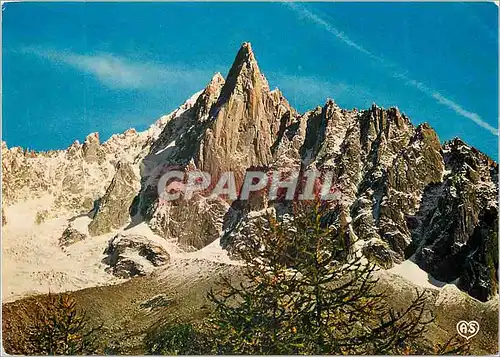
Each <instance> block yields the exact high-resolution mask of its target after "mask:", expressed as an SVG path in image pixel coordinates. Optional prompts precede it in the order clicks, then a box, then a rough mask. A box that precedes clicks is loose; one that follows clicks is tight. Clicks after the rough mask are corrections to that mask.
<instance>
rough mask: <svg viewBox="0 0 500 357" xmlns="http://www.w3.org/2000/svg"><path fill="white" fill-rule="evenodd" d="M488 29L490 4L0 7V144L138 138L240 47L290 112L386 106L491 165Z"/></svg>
mask: <svg viewBox="0 0 500 357" xmlns="http://www.w3.org/2000/svg"><path fill="white" fill-rule="evenodd" d="M497 28H498V7H497V6H496V5H495V4H493V3H294V4H290V3H245V4H244V3H7V4H4V5H3V39H2V40H3V50H2V59H3V83H2V85H3V91H2V95H3V98H2V99H3V108H2V110H3V112H2V114H3V115H2V119H3V120H2V135H3V140H6V141H7V144H8V145H9V146H14V145H19V146H23V147H29V148H32V149H35V150H46V149H61V148H65V147H67V146H68V145H70V144H71V143H72V142H73V141H74V140H75V139H78V140H80V141H81V140H82V139H83V138H85V136H86V135H87V134H88V133H90V132H94V131H98V132H99V133H100V134H101V137H102V138H103V139H106V138H108V137H109V136H110V135H111V134H113V133H116V132H122V131H124V130H126V129H127V128H129V127H135V128H136V129H145V128H146V127H147V126H148V125H149V124H151V123H152V122H153V121H154V120H156V119H157V118H158V117H160V116H161V115H163V114H166V113H168V112H170V111H171V110H173V109H175V108H176V107H177V106H178V105H180V104H181V103H182V102H184V100H185V99H187V98H188V97H189V96H190V95H191V94H193V93H194V92H196V91H198V90H200V89H202V88H203V87H204V86H205V85H206V83H207V82H208V81H209V80H210V78H211V77H212V75H213V74H214V73H215V72H217V71H220V72H222V73H223V74H226V73H227V71H228V70H229V67H230V65H231V63H232V61H233V59H234V56H235V55H236V52H237V50H238V48H239V46H240V44H241V43H242V42H244V41H250V42H251V43H252V47H253V49H254V52H255V54H256V56H257V60H258V62H259V65H260V67H261V70H262V71H263V72H264V74H265V75H266V77H267V78H268V80H269V82H270V85H271V87H273V88H274V87H278V88H280V89H281V90H282V91H283V93H284V94H285V96H286V97H287V98H288V99H289V101H290V102H291V104H292V105H293V106H295V107H296V108H297V109H298V110H299V111H306V110H308V109H311V108H314V107H315V106H317V105H322V104H323V103H324V102H325V100H326V98H333V99H334V100H335V101H336V102H337V103H338V104H339V105H340V106H342V107H345V108H353V107H357V108H360V109H362V108H367V107H368V106H370V105H371V104H372V103H373V102H375V103H377V104H379V105H382V106H384V107H389V106H393V105H396V106H398V107H399V108H400V110H401V111H403V112H405V113H406V114H407V115H408V116H409V117H410V118H411V120H412V121H413V122H414V123H415V124H418V123H421V122H424V121H427V122H429V123H430V124H431V125H432V126H433V127H434V128H435V129H436V131H437V132H438V134H439V136H440V138H441V140H447V139H450V138H453V137H454V136H460V137H462V138H463V139H464V140H466V141H467V142H468V143H470V144H471V145H474V146H476V147H477V148H478V149H480V150H482V151H484V152H486V153H487V154H489V155H490V156H491V157H493V158H495V159H497V158H498V154H497V146H498V136H497V134H498V130H497V128H498V83H497V81H498V32H497Z"/></svg>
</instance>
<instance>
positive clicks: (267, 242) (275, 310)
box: [147, 204, 465, 355]
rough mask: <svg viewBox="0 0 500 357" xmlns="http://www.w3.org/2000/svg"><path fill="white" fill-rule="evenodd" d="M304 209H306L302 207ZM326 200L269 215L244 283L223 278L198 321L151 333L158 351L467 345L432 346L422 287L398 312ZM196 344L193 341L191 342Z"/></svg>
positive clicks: (346, 350) (360, 350)
mask: <svg viewBox="0 0 500 357" xmlns="http://www.w3.org/2000/svg"><path fill="white" fill-rule="evenodd" d="M302 209H303V208H302ZM323 218H324V216H323V214H322V207H321V206H320V205H319V204H316V205H314V206H313V207H312V208H307V209H304V210H301V211H297V212H295V215H294V219H293V220H289V221H286V222H278V221H276V219H275V218H274V217H272V216H268V217H267V224H265V225H263V226H262V227H261V229H259V230H258V232H256V234H255V235H253V236H251V237H247V238H248V240H249V242H250V243H251V244H253V249H245V251H244V252H241V254H242V258H243V259H244V260H245V262H246V269H245V278H246V279H245V281H244V282H242V283H240V284H235V283H234V282H233V281H232V280H231V278H230V277H224V278H223V280H222V283H221V286H220V289H218V290H217V291H212V292H210V293H209V299H210V300H211V301H212V302H213V303H214V305H215V310H214V312H213V313H212V315H211V316H210V317H209V318H208V319H207V320H206V321H205V322H204V323H203V324H202V325H200V326H197V327H194V326H191V325H168V326H166V327H165V328H164V329H163V330H160V331H161V332H158V331H157V332H156V333H155V334H154V335H150V336H148V340H147V341H148V342H147V346H148V351H149V352H150V353H154V354H158V353H162V354H198V353H205V354H261V355H262V354H276V355H277V354H370V355H375V354H423V353H431V354H434V353H440V354H441V353H453V354H457V353H459V352H461V351H464V350H465V347H464V345H463V344H461V343H459V342H458V341H455V340H453V341H451V340H450V341H449V342H448V343H447V344H444V345H442V346H437V347H436V348H433V347H426V344H425V343H424V341H422V338H421V337H422V333H423V332H424V331H425V329H426V326H427V325H428V324H430V323H431V322H432V321H433V316H432V314H431V313H430V311H429V310H428V309H427V308H426V297H425V295H424V293H423V292H419V293H418V294H417V298H416V299H415V300H414V301H412V302H410V303H409V304H408V305H407V306H406V307H405V308H404V309H401V310H398V311H396V310H395V309H393V308H391V307H390V306H389V304H388V303H387V302H386V300H385V297H384V295H383V294H380V293H377V292H375V289H374V287H375V284H376V280H375V279H374V278H373V274H372V273H373V270H374V267H373V266H372V265H370V264H367V263H365V262H362V260H361V258H359V257H358V256H357V255H356V254H355V252H353V251H352V249H351V248H352V245H351V243H350V241H349V237H348V234H347V232H345V231H342V230H337V229H335V228H332V227H330V226H328V225H327V223H326V221H325V220H324V219H323ZM188 346H189V347H188Z"/></svg>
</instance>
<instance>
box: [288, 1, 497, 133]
mask: <svg viewBox="0 0 500 357" xmlns="http://www.w3.org/2000/svg"><path fill="white" fill-rule="evenodd" d="M283 4H284V5H286V6H288V7H289V8H290V9H292V10H293V11H295V12H296V13H297V15H298V16H300V17H302V18H305V19H307V20H309V21H312V22H314V23H315V24H317V25H320V26H321V27H323V29H324V30H326V31H327V32H329V33H330V34H332V35H334V36H335V37H336V38H338V39H339V40H340V41H342V42H343V43H345V44H346V45H348V46H349V47H352V48H354V49H355V50H357V51H359V52H361V53H363V54H365V55H367V56H368V57H370V58H371V59H373V60H375V61H377V62H379V63H380V64H381V65H383V66H384V67H386V68H391V67H394V65H393V64H391V63H389V62H387V61H386V60H385V59H383V58H382V57H380V56H377V55H376V54H374V53H372V52H370V51H369V50H367V49H366V48H364V47H363V46H361V45H360V44H358V43H356V42H355V41H353V40H351V39H350V38H349V37H348V36H347V35H346V34H345V33H343V32H342V31H340V30H339V29H337V28H335V27H334V26H332V25H331V24H329V23H328V22H327V21H325V20H323V19H322V18H321V17H319V16H318V15H316V14H314V13H313V12H311V11H309V10H308V9H306V8H305V7H303V6H301V5H298V4H295V3H291V2H284V3H283ZM392 74H393V76H394V77H395V78H398V79H401V80H403V81H404V83H405V84H406V85H409V86H411V87H413V88H415V89H417V90H419V91H420V92H422V93H424V94H425V95H427V96H428V97H430V98H432V99H434V100H435V101H436V102H437V103H439V104H441V105H443V106H445V107H447V108H448V109H451V110H452V111H454V112H455V113H456V114H458V115H460V116H462V117H464V118H467V119H469V120H472V121H473V122H474V123H476V124H477V125H479V126H480V127H482V128H484V129H486V130H488V131H489V132H490V133H492V134H493V135H497V136H498V129H496V128H494V127H493V126H491V125H490V124H488V123H487V122H486V121H484V120H483V119H482V118H481V117H480V116H479V115H478V114H477V113H474V112H470V111H468V110H466V109H464V108H463V107H462V106H461V105H460V104H458V103H456V102H454V101H452V100H451V99H449V98H446V97H445V96H443V95H442V94H441V93H439V92H438V91H436V90H433V89H431V88H430V87H428V86H426V85H425V84H423V83H421V82H418V81H416V80H414V79H411V78H409V77H407V76H406V75H405V74H403V73H401V72H398V71H393V73H392Z"/></svg>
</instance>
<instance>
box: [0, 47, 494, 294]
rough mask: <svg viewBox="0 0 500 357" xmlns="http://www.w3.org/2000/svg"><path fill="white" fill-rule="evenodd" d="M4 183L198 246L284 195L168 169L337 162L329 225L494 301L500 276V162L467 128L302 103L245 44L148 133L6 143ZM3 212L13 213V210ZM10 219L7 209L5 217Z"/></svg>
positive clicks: (226, 238)
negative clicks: (275, 82)
mask: <svg viewBox="0 0 500 357" xmlns="http://www.w3.org/2000/svg"><path fill="white" fill-rule="evenodd" d="M2 165H3V172H4V177H3V179H4V180H3V186H2V190H3V196H4V203H6V204H10V203H12V202H15V201H17V200H20V199H23V198H26V197H29V196H30V195H33V194H36V195H42V194H47V193H49V194H51V195H53V196H54V197H55V202H56V203H58V205H57V206H55V207H50V209H51V210H55V209H62V208H64V209H70V210H75V213H80V212H82V211H83V212H88V211H91V215H92V216H93V217H94V218H93V221H92V222H91V223H90V225H89V232H90V233H91V234H102V233H107V232H110V231H114V230H117V229H119V228H124V227H127V226H131V225H132V226H133V225H134V224H137V223H138V222H140V221H143V220H145V221H146V222H147V223H148V224H149V226H150V227H151V228H152V229H153V230H154V231H155V232H156V233H157V234H159V235H161V236H163V237H165V238H168V239H172V238H173V239H177V240H178V241H179V242H180V243H181V244H183V245H185V246H190V247H192V248H194V249H199V248H202V247H204V246H206V245H207V244H209V243H211V242H212V241H214V240H215V239H217V238H221V242H223V244H224V245H225V247H226V248H227V249H229V250H233V249H237V247H239V246H240V245H242V244H243V245H244V239H245V235H244V234H242V232H244V231H245V229H247V227H248V224H250V223H251V221H252V219H254V218H255V217H258V216H259V215H260V214H261V213H262V212H265V211H266V210H269V209H271V210H274V211H275V212H276V214H278V215H280V214H284V213H286V212H287V207H286V205H284V204H283V203H282V202H267V200H265V199H262V200H258V201H252V202H241V201H238V200H237V201H234V202H231V201H229V200H223V199H219V200H216V201H207V200H206V198H205V197H203V196H201V195H195V197H194V198H193V199H192V200H190V201H183V200H178V201H172V202H163V201H162V200H161V199H160V198H159V197H158V193H157V192H158V187H157V185H158V181H159V179H160V177H161V176H162V175H163V174H164V173H165V172H166V171H167V170H169V169H171V168H175V169H178V170H183V171H191V170H203V171H208V172H210V174H211V175H212V176H213V177H214V178H217V177H218V175H220V173H221V172H224V171H228V170H231V171H234V172H235V173H236V175H237V181H238V185H240V184H241V179H242V177H243V175H244V173H245V171H246V170H248V169H250V168H256V167H257V168H259V169H262V170H272V169H274V170H276V169H280V170H284V171H292V170H305V169H308V168H316V169H318V170H333V172H334V179H335V184H336V187H337V189H338V190H339V192H340V193H341V199H340V200H339V202H338V204H337V207H336V208H335V210H334V211H332V224H339V225H342V227H343V229H346V230H347V231H348V232H349V233H350V236H351V238H352V240H354V241H357V242H359V244H358V245H359V246H360V247H361V248H362V252H363V253H364V254H365V255H366V256H367V257H368V259H370V260H372V261H374V262H375V263H377V264H378V265H379V266H381V267H383V268H390V267H392V266H393V265H394V264H397V263H400V262H402V261H403V260H405V259H409V258H410V257H411V258H412V259H414V260H415V261H416V262H417V263H418V264H419V265H420V266H421V267H422V268H423V269H425V270H426V271H427V272H429V273H431V274H432V275H433V276H434V277H435V278H437V279H440V280H443V281H446V282H455V283H456V284H457V286H459V287H460V288H461V289H462V290H464V291H466V292H468V293H469V294H470V295H472V296H474V297H476V298H478V299H480V300H487V299H489V298H490V297H491V296H493V295H495V294H496V293H497V285H498V278H497V276H498V255H497V254H496V253H497V246H498V237H497V233H496V232H497V224H498V218H497V217H498V202H497V194H498V184H497V177H498V165H497V163H496V162H494V161H492V160H491V159H489V158H488V157H487V156H486V155H484V154H482V153H480V152H479V151H477V150H475V149H474V148H472V147H470V146H468V145H467V144H465V143H463V142H462V141H461V140H459V139H455V140H452V141H450V142H447V143H444V144H443V145H442V144H441V143H440V141H439V139H438V136H437V134H436V133H435V131H434V130H433V129H432V128H431V127H430V126H429V125H428V124H426V123H424V124H421V125H418V126H414V125H413V124H412V123H411V122H410V120H409V119H408V118H407V117H406V116H405V115H404V114H402V113H401V112H400V111H399V110H398V109H397V108H389V109H383V108H380V107H378V106H376V105H373V106H372V107H371V108H369V109H367V110H362V111H358V110H345V109H342V108H340V107H338V106H337V105H336V104H335V102H334V101H333V100H327V102H326V103H325V105H324V106H322V107H318V108H315V109H313V110H311V111H308V112H306V113H304V114H299V113H298V112H297V111H296V110H294V109H293V108H292V107H291V106H290V104H289V103H288V101H287V100H286V99H285V98H284V97H283V95H282V93H281V92H280V91H279V90H270V88H269V85H268V83H267V81H266V79H265V77H264V76H263V75H262V73H261V71H260V69H259V67H258V65H257V61H256V58H255V55H254V53H253V51H252V48H251V46H250V44H249V43H245V44H243V45H242V47H241V48H240V50H239V52H238V54H237V56H236V58H235V61H234V63H233V65H232V67H231V69H230V71H229V73H228V76H227V78H226V79H224V78H223V77H222V75H220V74H216V75H215V76H214V77H213V78H212V80H211V81H210V82H209V84H208V85H207V87H206V88H205V89H204V90H203V91H201V92H199V93H197V94H195V95H194V96H193V97H192V98H191V99H190V100H188V101H187V102H186V103H185V104H184V105H183V106H181V107H180V108H179V109H177V110H176V111H174V112H173V113H172V114H170V115H168V116H166V117H163V118H162V119H160V121H158V122H157V123H155V124H154V125H153V126H152V128H150V129H149V130H148V131H146V132H143V133H137V132H135V130H131V131H127V132H125V133H124V134H121V135H118V136H114V137H112V138H111V139H110V140H108V141H107V142H106V143H104V144H101V143H100V142H99V137H98V135H96V134H91V135H90V136H89V137H87V139H86V140H85V143H84V144H83V145H81V144H79V143H78V142H75V143H74V144H73V145H71V146H70V147H69V148H68V149H67V150H63V151H55V152H46V153H34V152H27V151H23V150H22V149H19V148H12V149H7V147H6V145H5V144H3V146H2ZM4 219H5V218H4ZM6 220H7V221H8V217H6Z"/></svg>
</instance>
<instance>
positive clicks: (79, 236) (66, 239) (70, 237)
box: [59, 226, 87, 247]
mask: <svg viewBox="0 0 500 357" xmlns="http://www.w3.org/2000/svg"><path fill="white" fill-rule="evenodd" d="M85 239H87V235H86V234H84V233H81V232H79V231H78V230H77V229H75V228H73V227H71V226H68V227H67V228H66V229H65V230H64V232H63V233H62V235H61V238H59V245H60V246H61V247H67V246H69V245H71V244H74V243H76V242H80V241H82V240H85Z"/></svg>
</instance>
